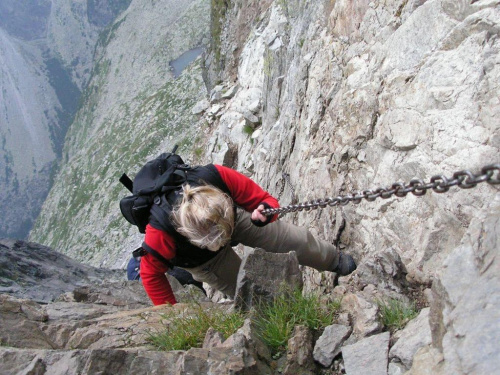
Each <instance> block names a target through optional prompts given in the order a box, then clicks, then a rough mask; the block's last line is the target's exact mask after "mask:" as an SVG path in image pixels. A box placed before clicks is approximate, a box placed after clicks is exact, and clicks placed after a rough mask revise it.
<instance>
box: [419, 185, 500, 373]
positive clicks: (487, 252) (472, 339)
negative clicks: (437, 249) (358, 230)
mask: <svg viewBox="0 0 500 375" xmlns="http://www.w3.org/2000/svg"><path fill="white" fill-rule="evenodd" d="M499 233H500V194H498V193H497V194H496V196H495V198H494V199H493V200H492V201H491V202H490V203H489V204H488V205H487V207H486V209H485V210H483V211H479V212H478V213H477V217H476V218H475V219H474V220H473V221H472V222H471V225H470V227H469V229H468V231H467V233H466V234H465V236H464V238H463V239H462V244H461V245H460V246H458V247H457V248H456V249H455V250H454V251H453V252H452V253H451V254H450V255H449V257H448V258H447V259H446V262H445V266H444V268H443V270H442V271H441V272H440V273H439V274H438V275H437V280H436V281H435V282H434V283H433V286H432V290H433V294H434V296H433V299H432V304H431V309H430V317H429V319H430V323H431V330H432V349H431V350H434V349H437V350H439V351H440V352H441V353H442V355H443V356H444V358H445V362H444V364H443V366H442V372H440V373H442V374H450V373H457V374H458V373H464V374H474V373H477V374H489V373H495V372H497V370H498V368H499V367H500V356H498V350H497V343H498V342H499V340H500V325H499V322H500V294H499V293H498V291H499V290H500V278H499V277H498V275H499V274H500V268H499V264H500V263H499V255H500V252H499V251H500V241H499V238H500V237H499V235H498V234H499ZM421 355H422V356H429V354H428V353H425V352H422V353H421ZM414 361H415V359H414ZM414 367H415V366H414ZM412 373H413V374H418V373H419V372H418V371H417V370H416V369H414V368H412Z"/></svg>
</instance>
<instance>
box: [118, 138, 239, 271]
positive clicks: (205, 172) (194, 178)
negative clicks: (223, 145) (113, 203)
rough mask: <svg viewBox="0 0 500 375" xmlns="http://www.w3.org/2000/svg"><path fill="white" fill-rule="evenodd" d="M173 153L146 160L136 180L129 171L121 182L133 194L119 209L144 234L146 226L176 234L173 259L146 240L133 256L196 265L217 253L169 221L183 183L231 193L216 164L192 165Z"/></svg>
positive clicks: (122, 202) (172, 264) (175, 263)
mask: <svg viewBox="0 0 500 375" xmlns="http://www.w3.org/2000/svg"><path fill="white" fill-rule="evenodd" d="M176 150H177V146H175V147H174V149H173V150H172V152H170V153H164V154H161V155H160V156H158V157H157V158H156V159H154V160H151V161H149V162H147V163H146V164H145V165H144V166H143V167H142V168H141V169H140V170H139V172H138V173H137V176H135V178H134V181H132V180H131V179H130V178H129V177H128V176H127V175H126V174H123V175H122V177H121V178H120V182H121V183H122V184H123V185H125V187H126V188H127V189H128V190H129V191H130V192H131V193H132V194H133V195H130V196H128V197H125V198H123V199H121V200H120V210H121V212H122V214H123V216H124V217H125V219H127V221H128V222H129V223H131V224H133V225H136V226H137V227H138V229H139V232H141V233H145V231H146V225H148V224H151V225H152V226H153V227H155V228H157V229H160V230H162V231H165V232H167V233H169V234H171V235H172V236H173V237H174V241H175V243H176V247H177V253H176V256H175V258H174V259H170V260H166V259H165V258H164V257H163V256H161V255H160V254H159V253H158V252H156V251H155V250H154V249H152V248H151V247H149V246H148V245H147V244H146V243H144V242H143V244H142V246H141V247H139V248H138V249H136V250H135V251H134V252H133V256H135V257H138V256H143V255H145V254H146V253H150V254H152V255H153V256H154V257H156V258H157V259H159V260H160V261H161V262H163V263H164V264H166V265H167V266H168V267H169V268H172V267H173V266H180V267H188V268H190V267H195V266H198V265H200V264H203V263H205V262H207V261H208V260H210V259H212V258H213V257H214V256H216V254H217V253H216V252H213V251H210V250H207V249H200V248H198V247H196V246H194V245H192V244H191V243H190V242H189V240H188V239H186V238H185V237H183V236H182V235H180V234H179V233H177V232H176V230H175V228H174V227H173V225H172V223H171V221H170V214H171V213H172V209H173V206H174V205H175V203H176V202H177V201H178V199H179V196H180V193H181V191H182V185H183V184H185V183H189V184H191V185H193V186H197V185H199V184H203V183H208V184H210V185H213V186H215V187H217V188H219V189H220V190H222V191H223V192H225V193H226V194H229V195H230V192H229V189H228V188H227V186H226V184H225V183H224V181H223V180H222V179H221V177H220V175H219V174H218V172H217V169H216V168H215V166H214V165H211V164H210V165H206V166H204V167H190V166H189V165H187V164H185V163H184V161H183V160H182V158H181V157H180V156H179V155H177V154H176V153H175V151H176Z"/></svg>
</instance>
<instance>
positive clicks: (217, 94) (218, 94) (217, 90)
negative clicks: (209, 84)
mask: <svg viewBox="0 0 500 375" xmlns="http://www.w3.org/2000/svg"><path fill="white" fill-rule="evenodd" d="M223 90H224V86H223V85H217V86H215V87H214V88H213V89H212V91H210V103H212V104H213V103H217V102H219V101H220V100H221V99H222V93H223Z"/></svg>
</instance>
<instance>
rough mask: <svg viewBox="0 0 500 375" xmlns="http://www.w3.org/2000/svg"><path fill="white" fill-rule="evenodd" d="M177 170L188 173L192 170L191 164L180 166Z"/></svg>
mask: <svg viewBox="0 0 500 375" xmlns="http://www.w3.org/2000/svg"><path fill="white" fill-rule="evenodd" d="M176 168H177V169H180V170H181V171H188V170H190V169H191V166H190V165H189V164H178V165H177V167H176Z"/></svg>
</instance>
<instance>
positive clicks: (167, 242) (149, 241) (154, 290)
mask: <svg viewBox="0 0 500 375" xmlns="http://www.w3.org/2000/svg"><path fill="white" fill-rule="evenodd" d="M144 242H145V243H146V245H148V246H149V247H151V248H152V249H154V250H156V251H157V252H158V253H160V255H162V256H163V257H164V258H166V259H172V258H173V257H174V256H175V250H174V249H175V244H174V239H173V238H172V237H171V236H170V235H168V234H167V233H165V232H163V231H161V230H159V229H156V228H153V227H152V226H151V225H149V224H148V225H147V226H146V235H145V236H144ZM167 271H168V267H167V266H166V265H165V264H163V263H162V262H161V261H160V260H158V259H156V258H155V257H154V256H153V255H151V254H146V255H144V256H143V257H142V258H141V272H140V275H141V280H142V284H143V286H144V289H145V290H146V293H147V294H148V296H149V298H150V299H151V301H152V302H153V304H154V305H162V304H164V303H170V304H172V305H175V304H176V303H177V301H176V299H175V296H174V293H173V291H172V287H171V286H170V283H169V282H168V279H167V276H166V275H165V272H167Z"/></svg>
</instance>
